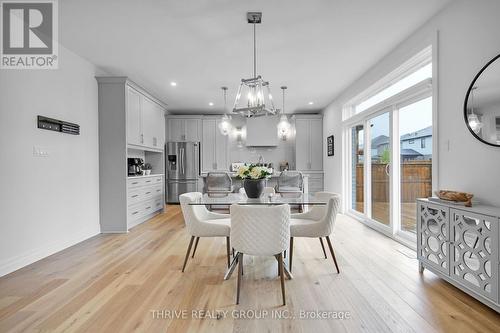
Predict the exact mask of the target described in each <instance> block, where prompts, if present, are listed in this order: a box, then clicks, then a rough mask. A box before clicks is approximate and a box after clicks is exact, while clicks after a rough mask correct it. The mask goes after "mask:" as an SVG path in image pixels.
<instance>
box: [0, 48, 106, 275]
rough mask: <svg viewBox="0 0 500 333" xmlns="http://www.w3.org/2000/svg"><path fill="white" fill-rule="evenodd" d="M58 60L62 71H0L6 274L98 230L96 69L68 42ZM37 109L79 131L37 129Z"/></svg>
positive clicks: (2, 267)
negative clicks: (37, 151) (40, 153)
mask: <svg viewBox="0 0 500 333" xmlns="http://www.w3.org/2000/svg"><path fill="white" fill-rule="evenodd" d="M59 59H60V60H59V61H60V62H59V69H58V70H0V147H1V150H0V151H1V152H0V159H1V165H2V171H1V172H0V184H1V186H0V214H1V215H0V216H1V217H0V276H1V275H4V274H6V273H8V272H10V271H13V270H15V269H17V268H20V267H22V266H24V265H27V264H29V263H32V262H34V261H36V260H39V259H41V258H43V257H45V256H48V255H50V254H52V253H54V252H57V251H59V250H61V249H63V248H66V247H68V246H71V245H73V244H75V243H78V242H80V241H82V240H84V239H87V238H89V237H91V236H93V235H96V234H98V233H99V231H100V228H99V169H98V135H97V133H98V132H97V82H96V80H95V78H94V75H95V74H96V68H95V67H94V66H93V65H92V64H90V63H89V62H87V61H86V60H84V59H83V58H81V57H79V56H77V55H75V54H74V53H72V52H70V51H68V50H67V49H65V48H64V47H62V46H59ZM39 114H40V115H44V116H49V117H53V118H57V119H62V120H66V121H69V122H74V123H77V124H79V125H80V131H81V135H79V136H73V135H68V134H61V133H56V132H52V131H46V130H39V129H37V128H36V116H37V115H39ZM33 146H38V147H42V148H43V149H44V150H46V151H48V153H49V156H47V157H34V156H33Z"/></svg>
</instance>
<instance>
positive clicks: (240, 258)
mask: <svg viewBox="0 0 500 333" xmlns="http://www.w3.org/2000/svg"><path fill="white" fill-rule="evenodd" d="M242 275H243V253H241V252H240V253H239V254H238V280H237V281H238V282H237V285H236V304H240V289H241V276H242Z"/></svg>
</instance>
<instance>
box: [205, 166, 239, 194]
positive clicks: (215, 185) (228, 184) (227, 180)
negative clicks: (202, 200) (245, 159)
mask: <svg viewBox="0 0 500 333" xmlns="http://www.w3.org/2000/svg"><path fill="white" fill-rule="evenodd" d="M206 182H207V194H208V195H209V196H211V197H215V196H221V197H223V196H227V195H228V194H229V193H232V192H233V190H234V187H233V180H232V179H231V176H230V175H229V174H228V173H227V172H209V173H208V174H207V180H206Z"/></svg>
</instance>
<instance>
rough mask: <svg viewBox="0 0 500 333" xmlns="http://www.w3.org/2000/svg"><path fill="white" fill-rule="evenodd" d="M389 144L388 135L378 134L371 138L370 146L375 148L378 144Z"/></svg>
mask: <svg viewBox="0 0 500 333" xmlns="http://www.w3.org/2000/svg"><path fill="white" fill-rule="evenodd" d="M384 144H389V137H388V136H387V135H379V136H377V137H376V138H373V140H372V148H373V149H375V148H377V147H378V146H381V145H384Z"/></svg>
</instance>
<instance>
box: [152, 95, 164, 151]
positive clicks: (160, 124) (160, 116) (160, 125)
mask: <svg viewBox="0 0 500 333" xmlns="http://www.w3.org/2000/svg"><path fill="white" fill-rule="evenodd" d="M155 108H156V110H157V111H156V112H155V117H156V120H155V126H154V136H153V145H154V146H155V147H159V148H163V147H164V146H165V112H164V110H163V108H162V107H161V106H159V105H158V104H155Z"/></svg>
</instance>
